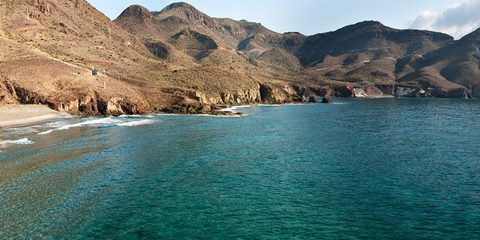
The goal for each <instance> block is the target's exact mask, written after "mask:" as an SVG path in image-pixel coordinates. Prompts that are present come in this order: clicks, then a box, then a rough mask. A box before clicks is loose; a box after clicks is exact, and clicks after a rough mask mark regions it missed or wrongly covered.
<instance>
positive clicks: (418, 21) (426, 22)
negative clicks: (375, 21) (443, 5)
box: [409, 0, 480, 39]
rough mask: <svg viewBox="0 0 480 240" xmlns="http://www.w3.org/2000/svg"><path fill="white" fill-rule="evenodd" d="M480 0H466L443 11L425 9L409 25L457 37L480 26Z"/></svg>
mask: <svg viewBox="0 0 480 240" xmlns="http://www.w3.org/2000/svg"><path fill="white" fill-rule="evenodd" d="M479 13H480V0H464V1H462V2H460V3H458V4H456V5H454V6H452V7H449V8H447V9H446V10H445V11H443V12H442V13H437V12H431V11H424V12H421V13H420V15H419V16H418V17H416V18H415V19H413V20H411V21H410V22H409V27H410V28H414V29H424V30H432V31H439V32H444V33H447V34H449V35H452V36H453V37H454V38H455V39H458V38H461V37H463V36H464V35H466V34H469V33H471V32H472V31H474V30H475V29H477V28H478V27H479V26H480V14H479Z"/></svg>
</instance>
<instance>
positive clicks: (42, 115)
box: [0, 105, 68, 128]
mask: <svg viewBox="0 0 480 240" xmlns="http://www.w3.org/2000/svg"><path fill="white" fill-rule="evenodd" d="M67 115H68V114H67V113H62V112H58V111H55V110H52V109H50V108H49V107H47V106H44V105H0V128H7V127H18V126H28V125H32V124H35V123H38V122H42V121H45V120H48V119H52V118H58V117H62V116H67Z"/></svg>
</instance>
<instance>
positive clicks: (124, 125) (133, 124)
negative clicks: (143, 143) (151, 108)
mask: <svg viewBox="0 0 480 240" xmlns="http://www.w3.org/2000/svg"><path fill="white" fill-rule="evenodd" d="M152 123H153V120H148V119H145V120H140V121H132V122H124V123H117V126H120V127H134V126H141V125H147V124H152Z"/></svg>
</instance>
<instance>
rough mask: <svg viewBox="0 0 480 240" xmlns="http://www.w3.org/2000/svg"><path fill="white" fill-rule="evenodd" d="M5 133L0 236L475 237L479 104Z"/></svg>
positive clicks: (127, 120) (288, 110)
mask: <svg viewBox="0 0 480 240" xmlns="http://www.w3.org/2000/svg"><path fill="white" fill-rule="evenodd" d="M334 102H335V104H309V105H282V106H252V107H248V108H242V109H240V111H242V112H244V113H246V114H247V116H244V117H212V116H201V115H197V116H179V115H147V116H124V117H103V118H98V117H89V118H79V117H69V118H62V119H59V120H55V121H53V122H48V123H44V124H40V125H36V126H31V127H22V128H11V129H6V130H3V131H2V132H1V134H2V135H3V136H2V137H1V138H2V139H4V141H3V142H2V143H1V144H0V239H479V238H480V150H479V146H480V145H479V139H480V129H479V126H480V117H479V116H480V100H464V99H335V100H334Z"/></svg>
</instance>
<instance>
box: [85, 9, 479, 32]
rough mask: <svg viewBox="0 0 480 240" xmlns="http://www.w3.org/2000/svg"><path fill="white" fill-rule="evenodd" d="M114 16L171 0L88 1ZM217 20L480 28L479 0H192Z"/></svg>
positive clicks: (285, 28) (303, 26) (276, 26)
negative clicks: (366, 23) (374, 21)
mask: <svg viewBox="0 0 480 240" xmlns="http://www.w3.org/2000/svg"><path fill="white" fill-rule="evenodd" d="M87 2H89V3H90V4H91V5H93V6H94V7H95V8H97V9H98V10H100V11H101V12H103V13H104V14H105V15H106V16H107V17H109V18H110V19H112V20H113V19H115V18H116V17H117V16H118V15H120V14H121V13H122V11H123V10H125V9H126V8H127V7H129V6H130V5H141V6H144V7H146V8H147V9H149V10H150V11H160V10H162V9H163V8H164V7H165V6H167V5H169V4H170V3H173V2H178V1H167V0H115V1H105V0H87ZM185 2H187V3H189V4H191V5H193V6H194V7H195V8H197V9H198V10H200V11H202V12H203V13H205V14H207V15H209V16H211V17H218V18H224V17H228V18H232V19H234V20H241V19H245V20H247V21H251V22H259V23H261V24H262V25H263V26H265V27H267V28H269V29H270V30H273V31H275V32H279V33H283V32H289V31H292V32H293V31H295V32H300V33H302V34H305V35H313V34H316V33H324V32H329V31H335V30H337V29H339V28H341V27H344V26H346V25H350V24H354V23H357V22H360V21H364V20H376V21H380V22H382V23H383V24H384V25H386V26H389V27H392V28H397V29H407V28H413V29H422V30H433V31H439V32H445V33H448V34H450V35H452V36H454V37H455V38H456V39H459V38H460V37H462V36H463V35H465V34H468V33H470V32H472V31H474V30H476V29H477V28H479V27H480V0H421V1H418V0H397V1H393V0H363V1H359V0H296V1H292V0H276V1H273V0H242V1H238V0H235V1H234V0H188V1H185Z"/></svg>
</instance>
